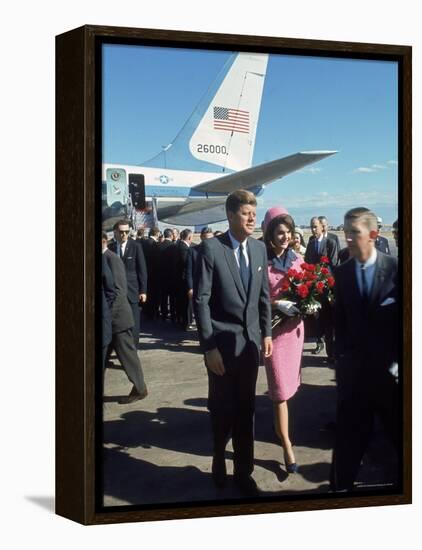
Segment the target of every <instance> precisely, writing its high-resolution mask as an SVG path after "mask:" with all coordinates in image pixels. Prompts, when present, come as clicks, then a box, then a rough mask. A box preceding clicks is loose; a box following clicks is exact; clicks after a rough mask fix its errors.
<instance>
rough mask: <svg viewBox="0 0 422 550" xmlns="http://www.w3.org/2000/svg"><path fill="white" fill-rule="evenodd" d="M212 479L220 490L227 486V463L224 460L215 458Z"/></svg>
mask: <svg viewBox="0 0 422 550" xmlns="http://www.w3.org/2000/svg"><path fill="white" fill-rule="evenodd" d="M211 473H212V479H213V481H214V484H215V486H216V487H218V488H219V489H222V488H223V487H225V486H226V485H227V471H226V461H225V459H224V458H222V459H221V458H218V459H217V458H215V457H214V458H213V459H212V467H211Z"/></svg>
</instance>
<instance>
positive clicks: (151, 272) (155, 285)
mask: <svg viewBox="0 0 422 550" xmlns="http://www.w3.org/2000/svg"><path fill="white" fill-rule="evenodd" d="M159 236H160V230H159V229H158V227H151V229H150V230H149V234H148V238H143V239H141V240H140V241H139V242H140V244H141V246H142V249H143V251H144V256H145V262H146V264H147V273H148V288H147V296H148V300H147V301H146V303H145V304H144V306H143V308H142V311H143V313H145V314H146V315H147V317H149V318H150V319H152V320H153V319H157V318H158V315H159V306H160V283H159V266H158V255H159V246H158V237H159Z"/></svg>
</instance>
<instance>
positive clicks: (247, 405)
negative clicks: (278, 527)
mask: <svg viewBox="0 0 422 550" xmlns="http://www.w3.org/2000/svg"><path fill="white" fill-rule="evenodd" d="M226 213H227V218H228V222H229V230H228V231H227V232H226V233H224V234H223V235H221V236H219V237H216V238H213V239H207V240H204V241H203V242H202V245H201V250H200V253H199V255H198V261H197V267H196V270H195V277H194V291H193V294H194V307H195V315H196V322H197V327H198V333H199V340H200V344H201V348H202V351H203V353H204V361H205V365H206V367H207V374H208V382H209V393H208V408H209V410H210V413H211V424H212V431H213V440H214V456H213V462H212V475H213V479H214V482H215V484H216V485H217V487H223V486H224V485H225V484H226V481H227V474H226V463H225V448H226V444H227V442H228V440H229V438H230V436H231V437H232V441H233V450H234V459H233V462H234V482H235V484H236V486H237V487H238V489H239V490H240V491H241V492H242V494H245V495H257V494H258V492H259V491H258V487H257V485H256V483H255V481H254V480H253V478H252V477H251V474H252V471H253V444H254V429H253V419H254V411H255V389H256V379H257V375H258V365H259V352H260V348H261V346H262V349H263V352H264V354H265V356H266V357H269V356H270V355H271V353H272V340H271V306H270V297H269V289H268V274H267V262H268V261H267V254H266V250H265V245H264V244H263V243H261V242H258V241H257V240H255V239H253V238H251V236H252V233H253V230H254V228H255V223H256V198H255V196H254V195H253V194H252V193H250V192H249V191H245V190H238V191H235V192H233V193H231V194H230V195H229V197H228V198H227V201H226Z"/></svg>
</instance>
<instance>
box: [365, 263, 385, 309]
mask: <svg viewBox="0 0 422 550" xmlns="http://www.w3.org/2000/svg"><path fill="white" fill-rule="evenodd" d="M384 278H385V269H384V262H383V260H382V257H381V256H380V255H379V254H378V256H377V261H376V263H375V273H374V280H373V283H372V289H371V294H370V296H369V303H370V304H371V305H372V304H374V303H376V300H377V298H378V297H379V294H380V291H381V288H382V285H383V283H384Z"/></svg>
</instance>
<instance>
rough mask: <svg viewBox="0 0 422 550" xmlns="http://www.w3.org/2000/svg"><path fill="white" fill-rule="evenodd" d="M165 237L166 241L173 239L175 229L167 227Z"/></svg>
mask: <svg viewBox="0 0 422 550" xmlns="http://www.w3.org/2000/svg"><path fill="white" fill-rule="evenodd" d="M163 235H164V238H165V239H171V238H172V237H173V229H170V227H167V228H166V229H164V233H163Z"/></svg>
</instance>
